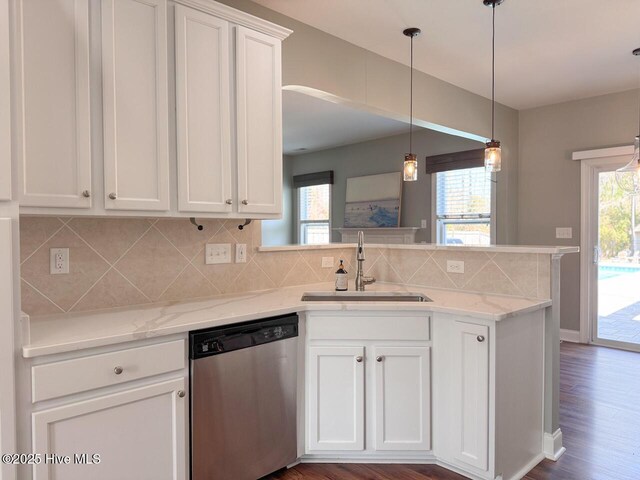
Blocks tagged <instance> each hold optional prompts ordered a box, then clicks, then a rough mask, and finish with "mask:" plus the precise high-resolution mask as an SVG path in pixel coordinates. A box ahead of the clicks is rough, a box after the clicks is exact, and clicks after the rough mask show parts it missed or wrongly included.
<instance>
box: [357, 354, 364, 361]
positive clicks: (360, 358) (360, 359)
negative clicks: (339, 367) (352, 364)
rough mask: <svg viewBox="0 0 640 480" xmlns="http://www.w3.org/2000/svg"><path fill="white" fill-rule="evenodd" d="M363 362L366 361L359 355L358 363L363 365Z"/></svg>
mask: <svg viewBox="0 0 640 480" xmlns="http://www.w3.org/2000/svg"><path fill="white" fill-rule="evenodd" d="M362 360H364V359H363V358H362V357H361V356H360V355H358V356H357V357H356V362H358V363H362Z"/></svg>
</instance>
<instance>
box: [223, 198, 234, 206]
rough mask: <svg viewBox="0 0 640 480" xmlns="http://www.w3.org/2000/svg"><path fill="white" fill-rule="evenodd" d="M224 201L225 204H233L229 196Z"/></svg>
mask: <svg viewBox="0 0 640 480" xmlns="http://www.w3.org/2000/svg"><path fill="white" fill-rule="evenodd" d="M224 203H226V204H227V205H231V204H233V200H231V199H230V198H227V201H226V202H224Z"/></svg>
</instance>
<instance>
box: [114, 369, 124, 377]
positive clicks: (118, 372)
mask: <svg viewBox="0 0 640 480" xmlns="http://www.w3.org/2000/svg"><path fill="white" fill-rule="evenodd" d="M122 372H124V368H122V367H116V368H114V369H113V373H115V374H116V375H120V374H122Z"/></svg>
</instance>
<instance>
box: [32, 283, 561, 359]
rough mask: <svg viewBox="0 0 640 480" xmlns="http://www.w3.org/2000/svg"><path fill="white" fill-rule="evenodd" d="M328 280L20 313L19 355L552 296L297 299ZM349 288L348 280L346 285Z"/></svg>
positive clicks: (521, 308) (529, 306) (476, 308)
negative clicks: (270, 323)
mask: <svg viewBox="0 0 640 480" xmlns="http://www.w3.org/2000/svg"><path fill="white" fill-rule="evenodd" d="M333 288H334V285H333V283H320V284H312V285H303V286H296V287H285V288H278V289H273V290H264V291H259V292H249V293H245V294H233V295H222V296H217V297H212V298H208V299H200V300H191V301H185V302H173V303H164V304H155V305H145V306H140V307H127V308H118V309H110V310H101V311H95V312H83V313H67V314H59V315H49V316H42V317H32V318H24V321H27V322H29V324H28V327H27V328H26V329H23V331H24V334H23V335H24V336H25V344H24V345H23V348H22V353H23V356H24V357H27V358H30V357H37V356H41V355H50V354H54V353H62V352H70V351H75V350H81V349H84V348H91V347H99V346H104V345H113V344H117V343H122V342H128V341H132V340H141V339H144V338H151V337H158V336H162V335H171V334H176V333H185V332H188V331H190V330H198V329H201V328H208V327H214V326H221V325H227V324H232V323H238V322H244V321H248V320H257V319H260V318H265V317H270V316H275V315H283V314H288V313H294V312H304V311H311V310H313V311H357V310H360V311H363V310H376V311H421V312H443V313H453V314H459V315H467V316H473V317H476V318H482V319H488V320H493V321H500V320H504V319H506V318H509V317H512V316H514V315H517V314H521V313H527V312H531V311H534V310H539V309H541V308H545V307H548V306H550V305H551V300H539V299H530V298H522V297H508V296H499V295H489V294H480V293H469V292H460V291H453V290H440V289H435V288H423V287H414V286H404V285H398V284H389V283H386V284H385V283H377V284H374V285H370V286H368V287H367V291H378V292H382V291H393V292H415V293H421V294H425V295H427V296H428V297H429V298H431V299H432V300H433V301H432V302H424V303H420V302H416V303H413V302H383V303H380V302H376V303H374V302H362V301H361V302H302V300H301V297H302V294H303V293H304V292H313V291H326V292H329V291H332V290H333ZM350 289H352V290H353V282H351V284H350Z"/></svg>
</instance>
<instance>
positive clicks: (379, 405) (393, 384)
mask: <svg viewBox="0 0 640 480" xmlns="http://www.w3.org/2000/svg"><path fill="white" fill-rule="evenodd" d="M402 321H403V318H402V316H393V317H385V316H381V315H377V314H371V316H370V317H367V316H363V315H356V316H353V317H349V316H345V317H344V318H338V317H329V316H327V315H326V314H323V315H322V316H318V317H314V315H311V314H310V315H308V317H307V322H308V324H307V328H308V329H307V332H308V343H307V377H306V396H307V426H306V438H307V442H306V451H307V454H310V455H314V454H321V453H323V452H324V453H327V452H331V453H333V454H338V455H339V452H351V453H352V454H356V455H357V453H356V452H354V451H360V454H362V455H371V454H373V455H375V454H376V452H378V455H379V456H380V455H382V456H384V455H387V456H388V455H389V454H385V453H384V452H385V451H393V452H406V453H407V454H418V455H419V454H420V452H423V453H426V452H428V451H429V450H430V449H431V382H430V378H431V362H430V350H431V349H430V344H429V342H428V335H429V333H428V332H429V317H426V316H424V317H422V318H420V317H417V316H416V315H412V316H410V317H406V319H405V325H404V328H403V325H402ZM363 325H368V326H369V328H368V329H363V328H362V327H363ZM390 327H392V329H393V333H392V335H393V338H394V339H393V340H386V338H388V335H389V328H390ZM380 458H382V457H380Z"/></svg>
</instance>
